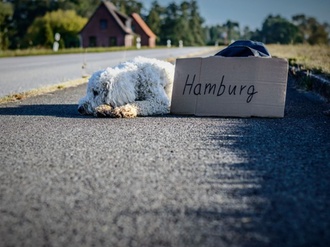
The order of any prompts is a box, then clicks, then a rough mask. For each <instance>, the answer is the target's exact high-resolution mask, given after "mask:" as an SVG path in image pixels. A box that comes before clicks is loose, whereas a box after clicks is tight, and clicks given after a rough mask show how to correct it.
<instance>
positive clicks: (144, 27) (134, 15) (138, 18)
mask: <svg viewBox="0 0 330 247" xmlns="http://www.w3.org/2000/svg"><path fill="white" fill-rule="evenodd" d="M131 16H132V18H133V19H134V20H135V21H136V22H137V23H138V24H139V26H140V27H141V28H142V30H143V31H144V32H145V33H146V34H147V35H148V36H149V37H150V38H156V37H157V36H156V35H155V34H154V33H153V32H152V31H151V29H150V28H149V27H148V25H147V24H146V23H145V22H144V20H143V19H142V18H141V16H140V15H139V14H137V13H132V14H131Z"/></svg>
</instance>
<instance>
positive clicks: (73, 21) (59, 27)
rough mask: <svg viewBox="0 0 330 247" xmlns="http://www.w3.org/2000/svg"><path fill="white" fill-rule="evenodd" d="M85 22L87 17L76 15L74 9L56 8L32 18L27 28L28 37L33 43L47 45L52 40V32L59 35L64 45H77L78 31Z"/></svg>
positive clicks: (50, 43)
mask: <svg viewBox="0 0 330 247" xmlns="http://www.w3.org/2000/svg"><path fill="white" fill-rule="evenodd" d="M86 23H87V18H83V17H81V16H78V15H77V14H76V12H75V11H74V10H66V11H63V10H57V11H53V12H49V13H46V15H44V16H43V17H38V18H36V19H35V20H34V22H33V23H32V25H31V26H30V27H29V29H28V37H27V38H28V39H29V40H31V41H33V45H34V46H36V45H38V46H43V47H49V46H50V45H52V44H53V42H54V34H55V33H59V34H60V35H61V40H62V42H63V43H62V45H63V46H65V47H77V46H79V38H78V36H77V34H78V32H79V31H80V30H81V29H82V28H83V26H84V25H85V24H86Z"/></svg>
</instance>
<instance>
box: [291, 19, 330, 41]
mask: <svg viewBox="0 0 330 247" xmlns="http://www.w3.org/2000/svg"><path fill="white" fill-rule="evenodd" d="M292 21H293V23H294V24H295V25H296V26H297V27H298V29H299V31H300V34H301V41H302V42H308V43H309V44H311V45H315V44H327V43H328V32H327V24H326V23H325V24H323V25H322V24H320V23H319V22H318V21H317V20H316V19H315V18H313V17H306V16H305V15H303V14H300V15H295V16H293V17H292Z"/></svg>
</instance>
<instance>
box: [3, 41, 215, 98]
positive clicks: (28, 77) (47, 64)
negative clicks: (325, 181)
mask: <svg viewBox="0 0 330 247" xmlns="http://www.w3.org/2000/svg"><path fill="white" fill-rule="evenodd" d="M219 49H220V48H219ZM211 50H212V52H211V53H210V54H214V53H215V51H216V48H214V47H213V48H212V47H184V48H171V49H167V48H165V49H147V50H135V51H118V52H105V53H83V52H82V53H81V54H66V55H48V56H29V57H10V58H0V98H1V97H3V96H6V95H9V94H13V93H20V92H25V91H28V90H31V89H36V88H40V87H44V86H49V85H54V84H58V83H62V82H66V81H68V80H74V79H78V78H81V77H82V76H84V75H87V74H92V73H93V72H95V71H97V70H100V69H104V68H106V67H109V66H114V65H117V64H118V63H120V62H123V61H126V60H128V59H132V58H134V57H136V56H145V57H151V58H157V59H166V58H170V57H180V56H185V55H189V54H205V53H207V52H210V51H211ZM83 66H84V68H82V67H83Z"/></svg>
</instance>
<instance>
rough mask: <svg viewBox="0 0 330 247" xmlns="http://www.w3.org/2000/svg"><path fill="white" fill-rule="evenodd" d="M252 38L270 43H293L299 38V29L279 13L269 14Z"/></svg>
mask: <svg viewBox="0 0 330 247" xmlns="http://www.w3.org/2000/svg"><path fill="white" fill-rule="evenodd" d="M253 38H254V39H258V40H261V41H263V42H265V43H270V44H275V43H280V44H293V43H297V41H298V40H299V29H298V28H297V27H296V26H295V25H294V24H292V23H291V22H289V21H288V20H287V19H285V18H283V17H281V16H280V15H277V16H272V15H269V16H268V17H267V18H266V20H265V21H264V23H263V25H262V29H261V31H259V32H257V33H256V34H255V35H254V36H253Z"/></svg>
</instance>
